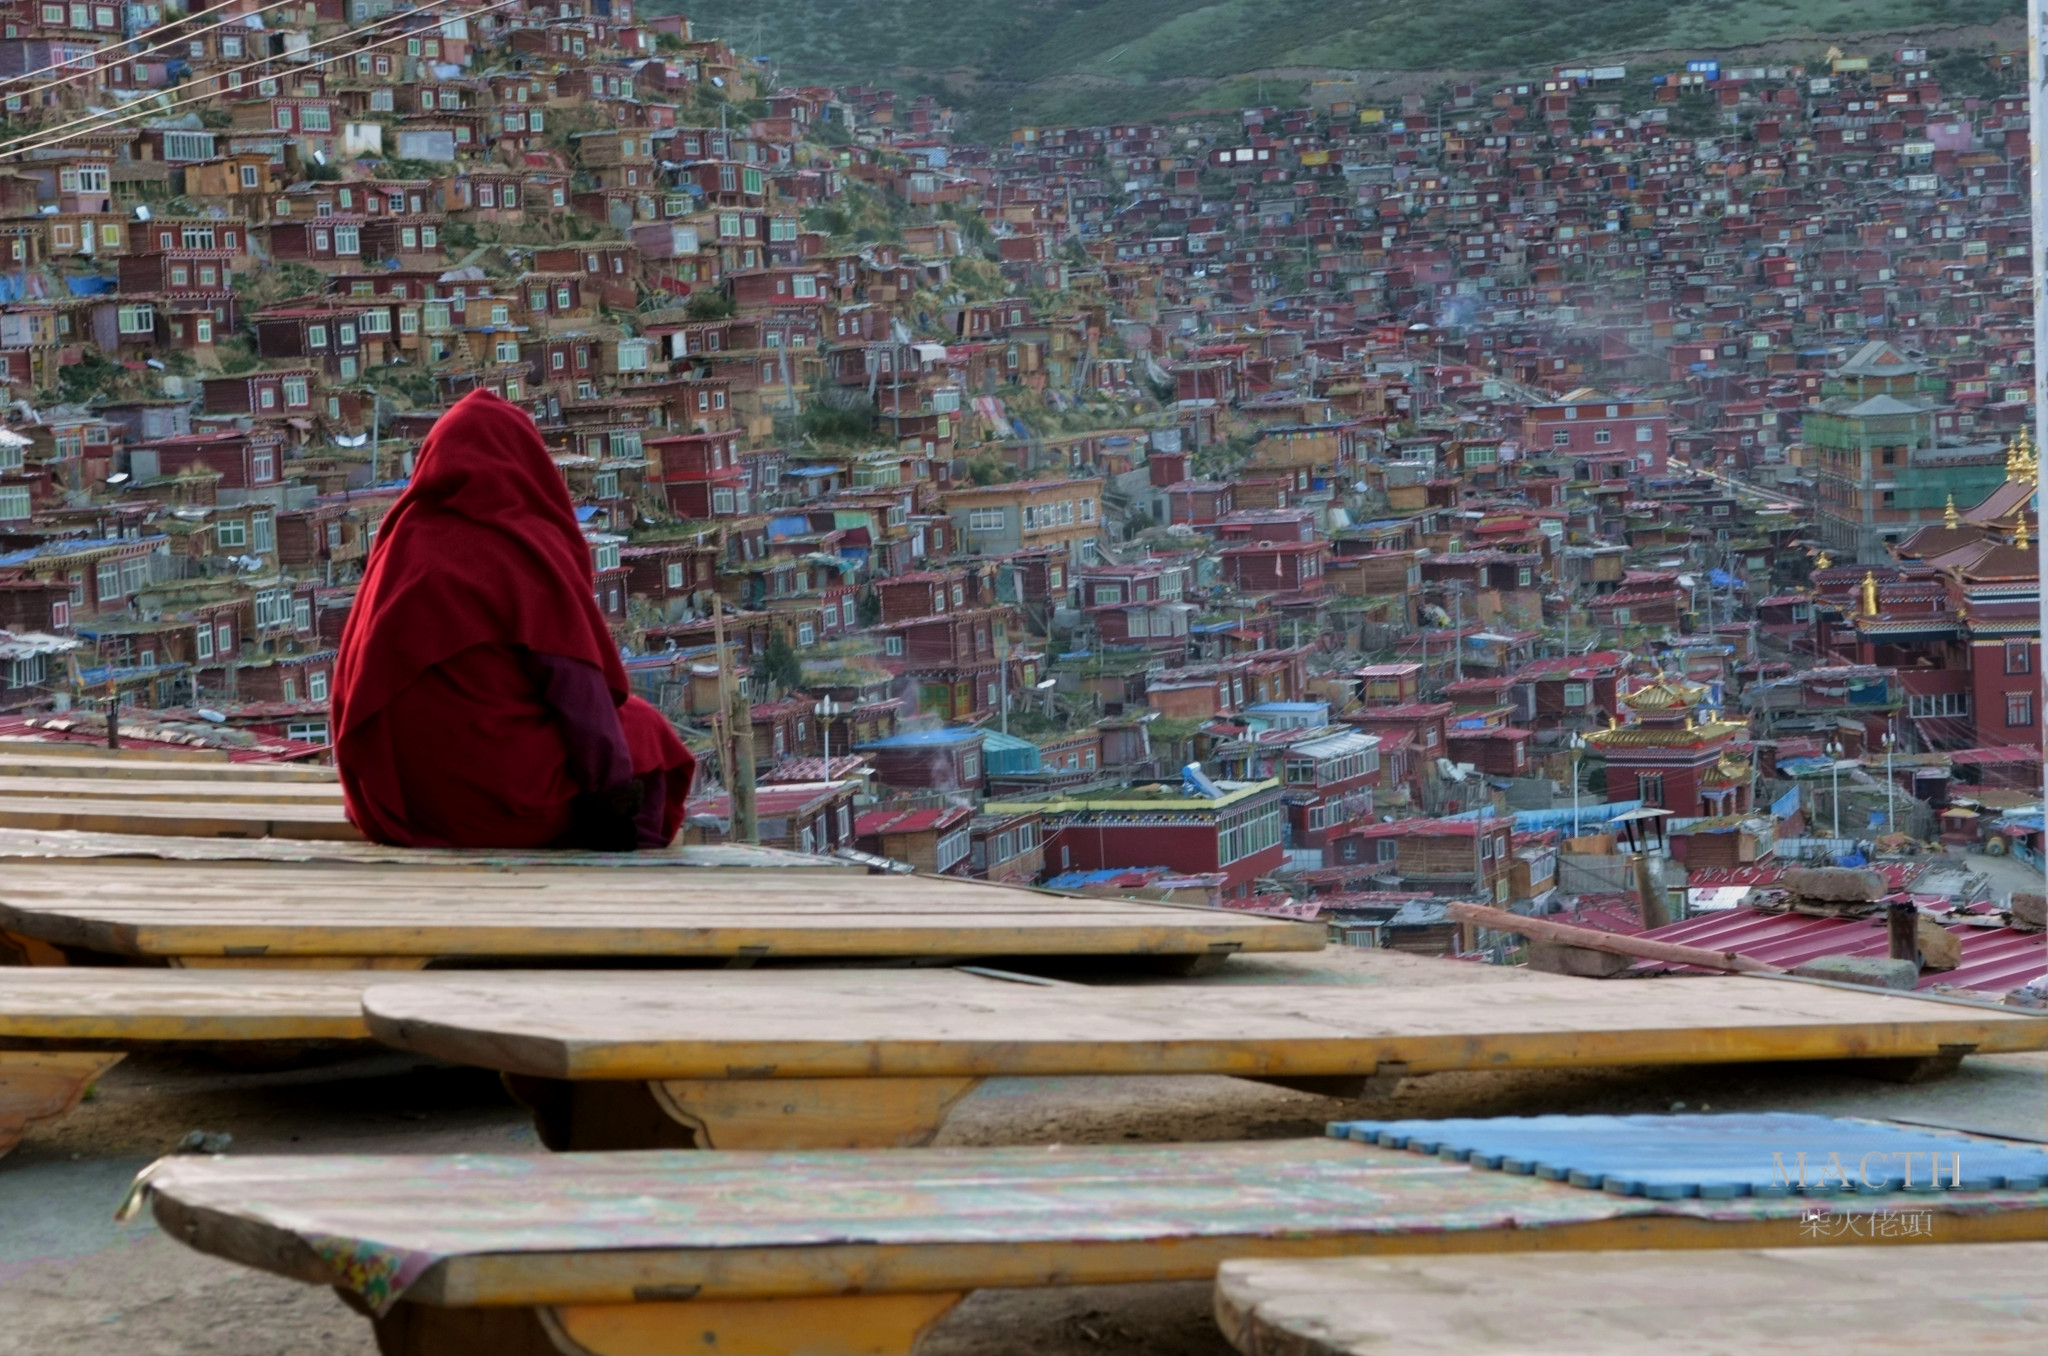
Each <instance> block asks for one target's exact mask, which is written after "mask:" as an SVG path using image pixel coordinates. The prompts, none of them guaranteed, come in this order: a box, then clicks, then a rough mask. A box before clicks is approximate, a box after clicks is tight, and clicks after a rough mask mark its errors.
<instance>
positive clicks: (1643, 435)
mask: <svg viewBox="0 0 2048 1356" xmlns="http://www.w3.org/2000/svg"><path fill="white" fill-rule="evenodd" d="M1655 436H1656V435H1655V434H1654V433H1653V432H1652V431H1651V429H1650V426H1649V425H1648V424H1637V425H1636V441H1637V442H1639V443H1646V442H1649V441H1650V439H1651V438H1653V437H1655Z"/></svg>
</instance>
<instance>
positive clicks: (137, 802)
mask: <svg viewBox="0 0 2048 1356" xmlns="http://www.w3.org/2000/svg"><path fill="white" fill-rule="evenodd" d="M26 780H27V779H26V778H23V779H20V781H26ZM18 784H19V782H17V785H18ZM0 828H9V829H68V830H71V831H74V832H83V833H140V834H165V835H175V836H180V837H195V838H310V839H332V840H335V841H339V842H360V841H361V840H362V837H363V835H362V832H361V831H360V830H359V829H357V828H356V826H355V825H353V824H351V823H349V822H348V816H347V815H346V814H344V813H343V812H342V808H341V801H340V800H339V799H338V798H336V799H333V800H332V801H331V802H330V801H324V800H323V801H320V802H316V803H313V804H283V803H279V802H277V801H276V800H272V799H268V798H259V800H258V802H257V803H249V802H247V801H235V800H222V799H205V800H192V799H178V800H173V801H164V800H152V799H147V798H140V797H136V796H128V795H123V796H111V797H110V796H101V795H85V794H79V795H47V794H41V793H34V792H31V793H21V792H13V793H9V794H5V795H0Z"/></svg>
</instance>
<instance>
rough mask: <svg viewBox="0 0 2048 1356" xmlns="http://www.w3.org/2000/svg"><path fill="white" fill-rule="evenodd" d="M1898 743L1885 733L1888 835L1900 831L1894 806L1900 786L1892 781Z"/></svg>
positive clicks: (1885, 788)
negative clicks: (1894, 752)
mask: <svg viewBox="0 0 2048 1356" xmlns="http://www.w3.org/2000/svg"><path fill="white" fill-rule="evenodd" d="M1897 743H1898V741H1896V740H1894V739H1893V738H1892V732H1891V731H1890V730H1886V731H1885V732H1884V831H1885V832H1886V833H1897V832H1898V831H1899V821H1898V809H1897V808H1896V806H1895V804H1894V801H1895V799H1896V792H1897V788H1898V785H1899V784H1898V783H1897V782H1896V781H1893V780H1892V752H1893V750H1894V749H1895V748H1896V747H1897Z"/></svg>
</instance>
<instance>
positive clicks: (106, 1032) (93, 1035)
mask: <svg viewBox="0 0 2048 1356" xmlns="http://www.w3.org/2000/svg"><path fill="white" fill-rule="evenodd" d="M435 978H437V976H434V975H431V974H426V973H421V972H402V971H401V972H395V973H394V972H388V971H371V970H292V971H278V970H173V969H161V970H159V969H147V968H142V967H131V966H80V967H71V966H0V1050H9V1049H12V1050H20V1049H65V1050H81V1049H120V1050H132V1049H138V1048H141V1047H145V1046H150V1045H159V1044H165V1043H173V1042H181V1041H203V1042H223V1041H290V1042H298V1041H367V1040H369V1039H370V1038H371V1037H370V1030H369V1026H368V1024H367V1023H366V1022H365V1021H364V1019H363V990H364V989H366V988H368V987H369V986H370V985H372V984H384V985H390V984H399V983H421V982H428V981H431V980H433V979H435ZM586 978H587V979H588V981H589V982H593V983H603V982H605V981H608V980H616V979H618V978H620V976H619V975H618V974H617V973H615V972H610V971H606V972H597V973H593V974H592V975H590V976H587V977H586V976H585V975H582V974H576V975H568V976H563V977H562V983H563V988H564V991H566V990H567V989H568V988H569V987H570V986H572V985H576V984H582V983H584V982H586Z"/></svg>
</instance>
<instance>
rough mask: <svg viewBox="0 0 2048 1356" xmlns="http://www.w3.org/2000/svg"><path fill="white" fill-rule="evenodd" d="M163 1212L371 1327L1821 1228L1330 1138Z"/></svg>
mask: <svg viewBox="0 0 2048 1356" xmlns="http://www.w3.org/2000/svg"><path fill="white" fill-rule="evenodd" d="M153 1192H154V1197H155V1209H156V1215H157V1218H158V1220H159V1221H160V1222H161V1223H162V1225H163V1226H164V1229H165V1232H166V1233H168V1234H169V1235H170V1236H171V1237H173V1238H176V1239H179V1240H180V1241H182V1242H185V1243H187V1244H189V1245H190V1246H192V1247H195V1248H198V1249H199V1250H201V1251H203V1252H209V1253H213V1254H215V1255H218V1256H221V1257H225V1258H228V1259H230V1260H233V1261H237V1262H241V1263H243V1264H245V1265H248V1266H253V1267H259V1268H263V1269H266V1270H273V1271H278V1272H281V1273H282V1274H285V1275H288V1276H294V1277H297V1278H298V1279H300V1280H305V1281H310V1282H313V1283H316V1284H333V1285H339V1286H341V1287H343V1288H344V1289H348V1290H351V1291H354V1292H356V1293H357V1294H359V1295H361V1296H362V1297H363V1298H364V1299H365V1300H366V1301H367V1302H368V1303H370V1304H371V1305H372V1306H373V1307H375V1308H378V1309H383V1308H385V1307H386V1306H388V1305H390V1304H391V1303H392V1302H394V1301H395V1300H397V1299H399V1298H400V1297H404V1298H406V1299H409V1300H413V1301H416V1302H420V1303H424V1304H429V1305H443V1306H455V1307H469V1306H489V1305H511V1304H519V1305H578V1304H616V1305H630V1304H633V1303H635V1301H636V1300H638V1301H647V1300H650V1299H655V1298H661V1299H702V1300H710V1299H736V1300H775V1299H780V1298H788V1297H797V1296H830V1295H846V1294H853V1293H862V1294H883V1293H891V1292H905V1291H913V1292H914V1291H934V1292H944V1291H959V1290H964V1289H972V1288H975V1287H981V1286H1033V1285H1049V1284H1087V1283H1113V1282H1125V1281H1142V1280H1194V1279H1206V1278H1208V1277H1209V1276H1211V1275H1213V1274H1214V1269H1215V1267H1216V1266H1217V1265H1218V1264H1219V1263H1220V1262H1222V1261H1225V1260H1228V1259H1231V1258H1237V1257H1248V1256H1251V1257H1256V1256H1278V1257H1315V1256H1330V1255H1335V1254H1347V1253H1409V1252H1423V1253H1458V1252H1522V1251H1538V1250H1549V1249H1553V1248H1598V1249H1608V1248H1669V1247H1680V1248H1690V1247H1763V1246H1781V1245H1795V1246H1796V1245H1797V1244H1799V1243H1800V1242H1801V1241H1802V1235H1801V1218H1802V1216H1803V1215H1805V1214H1807V1213H1808V1212H1810V1211H1812V1210H1813V1209H1814V1203H1813V1202H1811V1201H1809V1200H1805V1199H1802V1198H1796V1197H1780V1198H1761V1199H1759V1198H1745V1199H1742V1200H1735V1201H1713V1202H1701V1201H1676V1202H1647V1201H1642V1200H1637V1199H1634V1198H1629V1197H1617V1196H1608V1195H1605V1194H1604V1193H1600V1192H1594V1191H1584V1190H1580V1189H1578V1188H1575V1187H1569V1186H1562V1185H1558V1184H1555V1183H1549V1182H1541V1181H1537V1180H1534V1179H1532V1178H1525V1177H1512V1176H1508V1175H1506V1174H1502V1173H1489V1172H1474V1171H1472V1170H1470V1169H1469V1168H1467V1167H1466V1166H1464V1165H1462V1164H1455V1163H1433V1162H1428V1161H1420V1162H1419V1161H1418V1160H1417V1159H1416V1158H1414V1157H1413V1156H1409V1155H1403V1154H1399V1153H1395V1152H1392V1151H1388V1150H1381V1149H1374V1148H1369V1147H1366V1146H1363V1145H1356V1144H1349V1143H1344V1142H1341V1141H1336V1140H1293V1141H1276V1142H1266V1143H1251V1144H1192V1145H1159V1146H1125V1147H1107V1148H1102V1147H1073V1146H1069V1147H1062V1146H1039V1147H1031V1148H999V1149H907V1150H902V1151H898V1152H894V1153H879V1154H878V1153H800V1154H799V1153H769V1154H755V1153H724V1154H697V1153H689V1152H681V1153H674V1152H642V1153H619V1154H560V1155H554V1156H551V1157H534V1156H518V1157H512V1156H494V1155H459V1156H451V1157H425V1156H413V1157H295V1156H287V1155H261V1156H249V1157H241V1156H226V1157H215V1158H174V1159H168V1160H165V1161H163V1162H162V1163H160V1164H159V1165H157V1167H156V1169H155V1171H154V1177H153ZM1896 1199H1897V1198H1888V1201H1889V1200H1896ZM1911 1208H1912V1209H1913V1210H1915V1211H1916V1212H1920V1213H1922V1214H1924V1215H1925V1216H1926V1218H1927V1221H1928V1223H1927V1227H1926V1230H1925V1232H1924V1234H1923V1233H1916V1234H1913V1235H1906V1236H1904V1237H1902V1238H1901V1241H1918V1242H1924V1243H1952V1242H1977V1241H2011V1240H2021V1239H2026V1240H2032V1239H2040V1238H2044V1237H2048V1192H1985V1193H1973V1194H1970V1195H1946V1196H1941V1197H1933V1198H1926V1199H1921V1198H1917V1197H1916V1198H1911ZM1814 1241H1816V1242H1826V1241H1828V1240H1827V1239H1825V1238H1819V1237H1816V1238H1815V1239H1814Z"/></svg>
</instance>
